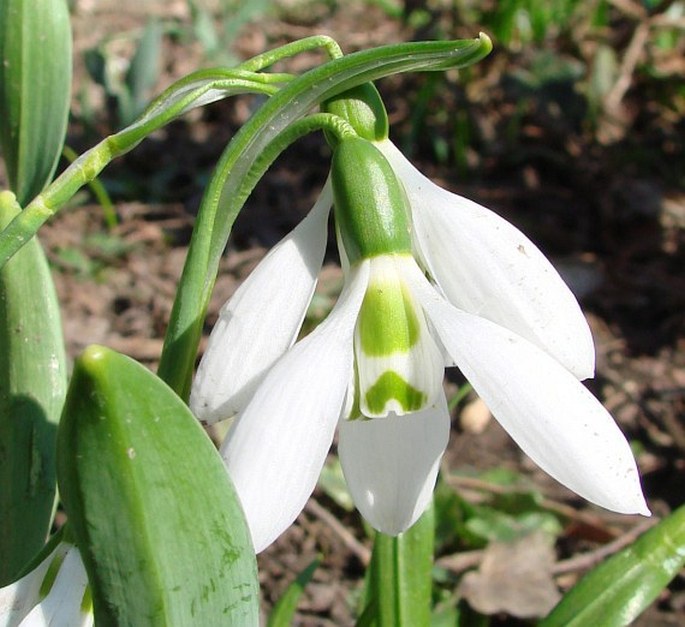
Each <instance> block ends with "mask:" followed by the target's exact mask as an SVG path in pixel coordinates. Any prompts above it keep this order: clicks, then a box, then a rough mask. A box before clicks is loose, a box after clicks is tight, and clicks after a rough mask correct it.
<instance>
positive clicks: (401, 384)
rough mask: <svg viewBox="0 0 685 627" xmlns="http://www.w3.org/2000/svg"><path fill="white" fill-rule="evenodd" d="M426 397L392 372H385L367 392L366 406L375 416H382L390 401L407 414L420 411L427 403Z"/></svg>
mask: <svg viewBox="0 0 685 627" xmlns="http://www.w3.org/2000/svg"><path fill="white" fill-rule="evenodd" d="M426 398H427V397H426V395H425V394H424V393H423V392H421V390H417V389H416V388H415V387H413V386H411V385H409V383H407V382H406V381H405V380H404V379H403V378H402V377H401V376H400V375H398V374H397V373H396V372H393V371H392V370H388V371H386V372H384V373H383V374H382V375H381V376H380V377H378V380H377V381H376V383H374V384H373V385H372V386H371V387H370V388H369V389H368V390H367V392H366V405H367V406H368V408H369V410H370V411H371V412H373V413H374V414H382V413H383V412H384V411H385V406H386V404H387V403H388V401H397V402H398V403H399V404H400V406H401V407H402V409H403V410H404V411H405V412H406V413H409V412H412V411H419V410H420V409H422V408H423V407H424V405H425V403H426Z"/></svg>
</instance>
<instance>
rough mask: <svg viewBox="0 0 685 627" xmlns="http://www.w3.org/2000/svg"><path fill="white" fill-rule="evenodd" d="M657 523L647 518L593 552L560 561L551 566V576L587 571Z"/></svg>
mask: <svg viewBox="0 0 685 627" xmlns="http://www.w3.org/2000/svg"><path fill="white" fill-rule="evenodd" d="M658 522H659V520H658V519H656V518H647V519H645V520H643V521H642V522H640V523H638V524H637V525H635V526H634V527H633V528H632V529H630V530H629V531H627V532H626V533H624V534H623V535H622V536H619V537H618V538H616V539H615V540H612V541H611V542H608V543H607V544H604V545H603V546H600V547H599V548H598V549H595V550H594V551H589V552H588V553H582V554H581V555H576V556H574V557H571V558H569V559H566V560H561V561H559V562H557V563H556V564H554V566H552V574H553V575H563V574H566V573H570V572H576V571H579V570H588V569H589V568H592V567H593V566H595V565H596V564H599V562H601V561H602V560H603V559H604V558H605V557H608V556H609V555H613V554H614V553H617V552H618V551H620V550H621V549H623V548H625V547H627V546H628V545H629V544H632V543H633V542H634V541H635V540H636V539H637V537H638V536H640V535H641V534H642V533H644V532H645V531H647V529H649V528H650V527H653V526H654V525H656V524H657V523H658Z"/></svg>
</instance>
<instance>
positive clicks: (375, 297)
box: [357, 281, 421, 357]
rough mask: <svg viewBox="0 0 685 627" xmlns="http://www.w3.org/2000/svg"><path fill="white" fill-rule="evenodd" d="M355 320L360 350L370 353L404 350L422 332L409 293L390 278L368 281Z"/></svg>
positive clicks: (403, 351)
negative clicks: (357, 316)
mask: <svg viewBox="0 0 685 627" xmlns="http://www.w3.org/2000/svg"><path fill="white" fill-rule="evenodd" d="M357 324H358V331H359V338H360V340H361V347H362V350H363V351H364V354H366V355H369V356H373V357H386V356H388V355H392V354H393V353H406V352H407V351H409V349H411V347H412V346H414V344H416V342H418V340H419V335H420V333H421V328H420V325H419V319H418V316H417V315H416V311H415V310H414V303H413V300H412V297H411V294H410V293H409V291H408V290H407V289H406V288H405V287H404V286H403V285H401V284H398V283H395V282H389V281H374V282H373V283H371V284H370V285H369V287H368V289H367V291H366V295H365V296H364V302H363V303H362V307H361V311H360V312H359V319H358V322H357Z"/></svg>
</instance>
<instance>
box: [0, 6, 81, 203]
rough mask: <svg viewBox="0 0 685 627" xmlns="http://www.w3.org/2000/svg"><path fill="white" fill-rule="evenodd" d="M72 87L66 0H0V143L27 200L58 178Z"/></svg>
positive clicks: (17, 188) (22, 199)
mask: <svg viewBox="0 0 685 627" xmlns="http://www.w3.org/2000/svg"><path fill="white" fill-rule="evenodd" d="M70 93H71V26H70V23H69V10H68V7H67V2H66V0H3V1H2V2H0V145H1V146H2V150H3V154H4V158H5V165H6V168H7V174H8V176H9V181H10V187H11V188H12V190H13V191H14V192H15V194H16V195H17V198H18V199H19V203H20V204H21V205H25V204H26V203H27V202H28V201H29V200H31V199H32V198H33V197H34V196H36V195H37V194H38V193H39V192H40V191H41V190H42V189H43V187H45V185H46V184H47V183H48V182H49V181H50V179H51V178H52V175H53V173H54V171H55V167H56V166H57V160H58V159H59V156H60V153H61V151H62V143H63V142H64V135H65V133H66V129H67V118H68V116H69V101H70Z"/></svg>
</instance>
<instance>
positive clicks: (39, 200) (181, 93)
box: [0, 70, 278, 267]
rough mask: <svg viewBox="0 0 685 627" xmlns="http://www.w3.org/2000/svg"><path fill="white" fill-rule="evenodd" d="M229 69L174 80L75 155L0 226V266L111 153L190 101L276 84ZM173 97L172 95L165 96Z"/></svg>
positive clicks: (125, 148) (272, 89)
mask: <svg viewBox="0 0 685 627" xmlns="http://www.w3.org/2000/svg"><path fill="white" fill-rule="evenodd" d="M221 74H223V75H226V74H232V75H233V76H232V77H230V78H226V77H225V76H224V77H222V78H219V79H217V80H213V81H209V80H207V79H205V83H204V84H203V85H201V86H199V87H198V86H197V79H196V81H195V85H190V86H189V85H187V84H185V81H179V83H177V84H176V85H175V86H174V88H173V89H174V90H177V91H175V92H174V93H170V92H169V91H167V92H165V93H164V94H163V95H162V96H161V97H160V98H159V99H158V100H157V101H155V102H154V103H153V104H152V105H151V106H150V108H148V110H147V111H146V112H145V113H143V115H142V116H141V117H140V118H139V119H138V120H137V121H136V122H134V123H133V124H132V125H131V126H128V127H126V128H125V129H123V130H122V131H120V132H118V133H116V134H114V135H110V136H109V137H106V138H105V139H103V140H102V141H101V142H100V143H99V144H97V145H96V146H94V147H93V148H91V149H90V150H88V151H87V152H85V153H84V154H82V155H81V156H80V157H79V158H78V159H76V160H75V161H74V162H73V163H72V164H71V165H70V166H69V167H68V168H67V169H66V170H65V171H64V172H63V173H62V174H61V175H60V176H59V177H57V179H55V181H54V182H53V183H52V184H51V185H50V186H49V187H47V188H46V189H45V190H44V191H43V192H42V193H41V194H39V195H38V196H36V197H35V198H34V199H33V200H32V201H31V202H30V203H29V204H28V205H27V206H26V208H25V209H24V210H23V211H22V212H21V213H20V214H19V215H18V216H17V217H16V218H15V219H14V220H12V222H11V223H10V224H9V225H8V226H7V228H5V229H4V230H3V231H2V232H0V267H2V266H4V264H5V263H7V261H8V260H9V259H10V258H11V257H12V256H13V255H14V254H15V253H16V252H17V251H18V250H19V249H20V248H21V247H22V246H23V245H24V244H25V243H26V242H27V241H28V240H30V239H31V237H33V236H34V235H35V234H36V232H37V231H38V229H39V228H40V227H41V226H42V225H43V224H44V223H45V222H46V221H47V220H48V219H50V218H51V217H52V216H53V215H54V214H55V213H57V211H59V209H61V207H62V206H64V204H65V203H66V202H67V201H68V200H69V199H70V198H71V197H72V196H73V195H74V194H75V193H76V192H77V191H78V190H79V189H80V188H81V187H83V185H85V184H86V183H89V182H91V181H93V180H94V179H95V177H96V176H97V175H98V174H100V172H101V171H102V170H103V169H104V168H105V167H106V166H107V165H108V164H109V163H110V162H111V161H112V160H113V159H115V158H116V157H119V156H121V155H123V154H125V153H127V152H129V151H130V150H132V149H133V148H135V147H136V146H137V145H138V143H140V142H141V141H142V140H143V139H145V137H147V136H148V135H149V134H150V133H152V132H153V131H155V130H157V129H158V128H160V127H162V126H164V125H165V124H168V123H169V122H170V121H171V120H173V119H174V118H176V117H178V116H179V115H181V114H182V113H185V112H186V111H188V110H189V109H191V108H193V107H194V106H198V103H199V104H207V103H208V102H213V101H215V100H218V99H219V98H222V97H227V96H230V95H236V94H239V93H261V94H267V95H272V94H274V93H276V92H277V91H278V86H276V85H272V84H270V83H271V79H270V78H266V80H265V76H266V75H257V74H254V75H251V74H250V73H249V72H245V71H242V70H240V71H232V72H226V71H223V70H222V71H221ZM172 97H173V101H172V102H169V101H170V99H171V98H172Z"/></svg>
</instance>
